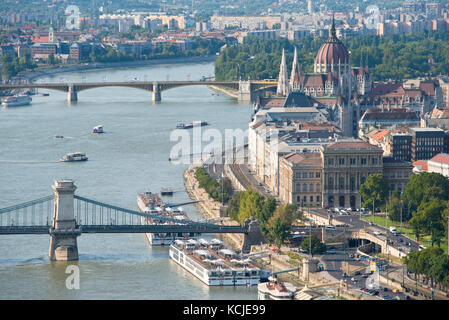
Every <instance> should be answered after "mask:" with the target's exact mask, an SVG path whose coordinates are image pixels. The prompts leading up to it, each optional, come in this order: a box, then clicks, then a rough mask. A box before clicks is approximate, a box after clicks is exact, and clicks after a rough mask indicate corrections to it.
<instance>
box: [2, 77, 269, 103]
mask: <svg viewBox="0 0 449 320" xmlns="http://www.w3.org/2000/svg"><path fill="white" fill-rule="evenodd" d="M199 85H201V86H204V85H206V86H217V87H223V88H229V89H233V90H235V91H236V92H238V95H237V99H238V101H253V100H254V98H255V95H256V93H257V92H262V91H264V90H267V89H270V88H273V87H276V86H277V82H276V81H254V80H248V81H242V80H240V81H216V80H207V81H126V82H80V83H28V84H1V85H0V91H3V90H14V89H49V90H58V91H62V92H67V100H68V102H74V101H77V100H78V92H80V91H83V90H88V89H94V88H100V87H128V88H136V89H142V90H146V91H149V92H152V94H153V101H154V102H158V101H161V92H162V91H164V90H168V89H172V88H176V87H182V86H199Z"/></svg>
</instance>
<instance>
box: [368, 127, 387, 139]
mask: <svg viewBox="0 0 449 320" xmlns="http://www.w3.org/2000/svg"><path fill="white" fill-rule="evenodd" d="M375 131H376V132H375ZM389 132H390V130H388V129H384V130H380V131H379V130H373V131H371V132H370V133H368V135H369V136H370V137H371V138H373V139H374V140H377V141H383V140H384V137H385V136H386V135H387V134H388V133H389Z"/></svg>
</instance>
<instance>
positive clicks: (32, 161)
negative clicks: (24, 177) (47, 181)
mask: <svg viewBox="0 0 449 320" xmlns="http://www.w3.org/2000/svg"><path fill="white" fill-rule="evenodd" d="M0 163H36V164H37V163H59V161H35V160H0Z"/></svg>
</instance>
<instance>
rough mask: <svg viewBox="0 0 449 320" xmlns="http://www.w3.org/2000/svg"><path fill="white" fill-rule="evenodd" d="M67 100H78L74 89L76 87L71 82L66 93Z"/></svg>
mask: <svg viewBox="0 0 449 320" xmlns="http://www.w3.org/2000/svg"><path fill="white" fill-rule="evenodd" d="M67 101H68V102H75V101H78V92H77V91H76V87H75V86H74V85H73V84H71V85H69V91H68V93H67Z"/></svg>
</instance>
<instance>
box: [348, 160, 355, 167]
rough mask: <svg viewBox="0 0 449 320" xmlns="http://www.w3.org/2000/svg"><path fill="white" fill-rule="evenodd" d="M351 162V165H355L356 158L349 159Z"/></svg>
mask: <svg viewBox="0 0 449 320" xmlns="http://www.w3.org/2000/svg"><path fill="white" fill-rule="evenodd" d="M349 164H350V165H351V166H353V165H355V158H351V159H350V160H349Z"/></svg>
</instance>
